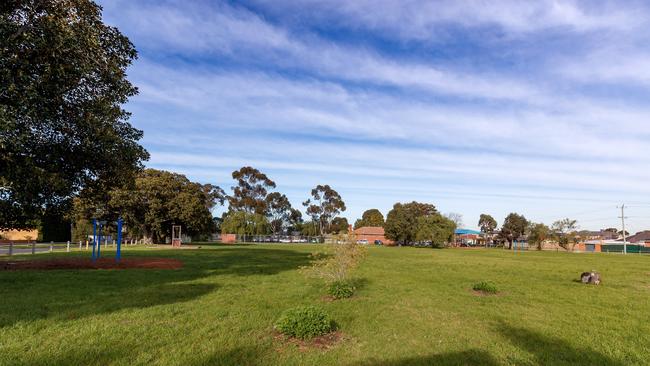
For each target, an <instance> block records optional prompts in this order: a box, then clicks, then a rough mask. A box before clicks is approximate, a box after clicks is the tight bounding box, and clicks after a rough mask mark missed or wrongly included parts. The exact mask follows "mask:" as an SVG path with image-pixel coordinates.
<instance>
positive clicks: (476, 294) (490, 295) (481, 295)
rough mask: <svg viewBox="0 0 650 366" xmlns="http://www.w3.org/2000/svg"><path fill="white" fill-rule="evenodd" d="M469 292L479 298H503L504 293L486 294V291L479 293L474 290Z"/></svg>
mask: <svg viewBox="0 0 650 366" xmlns="http://www.w3.org/2000/svg"><path fill="white" fill-rule="evenodd" d="M469 291H470V292H471V293H472V294H473V295H474V296H478V297H500V296H503V292H501V291H499V292H496V293H494V292H485V291H477V290H472V289H470V290H469Z"/></svg>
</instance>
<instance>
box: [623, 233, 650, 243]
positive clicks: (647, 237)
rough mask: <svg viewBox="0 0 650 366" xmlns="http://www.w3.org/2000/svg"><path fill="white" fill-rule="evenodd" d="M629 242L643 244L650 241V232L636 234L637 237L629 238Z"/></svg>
mask: <svg viewBox="0 0 650 366" xmlns="http://www.w3.org/2000/svg"><path fill="white" fill-rule="evenodd" d="M627 241H629V242H630V243H643V242H645V241H650V231H642V232H640V233H636V234H635V235H632V236H629V237H628V238H627Z"/></svg>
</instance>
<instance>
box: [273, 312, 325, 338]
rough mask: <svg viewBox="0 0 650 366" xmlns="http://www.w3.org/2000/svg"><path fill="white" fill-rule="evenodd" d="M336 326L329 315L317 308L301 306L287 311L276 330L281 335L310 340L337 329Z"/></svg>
mask: <svg viewBox="0 0 650 366" xmlns="http://www.w3.org/2000/svg"><path fill="white" fill-rule="evenodd" d="M335 328H336V327H335V324H334V321H332V319H330V317H329V315H327V313H326V312H325V311H324V310H323V309H321V308H319V307H315V306H300V307H296V308H292V309H289V310H287V311H285V312H284V313H283V314H282V316H281V317H280V319H278V320H277V321H276V322H275V329H276V330H278V331H279V332H280V333H282V334H284V335H286V336H290V337H295V338H300V339H310V338H314V337H317V336H320V335H324V334H327V333H329V332H331V331H333V330H334V329H335Z"/></svg>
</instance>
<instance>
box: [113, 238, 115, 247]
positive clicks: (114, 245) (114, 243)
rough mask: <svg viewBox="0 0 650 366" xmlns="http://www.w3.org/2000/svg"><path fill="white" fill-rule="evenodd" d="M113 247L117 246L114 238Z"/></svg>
mask: <svg viewBox="0 0 650 366" xmlns="http://www.w3.org/2000/svg"><path fill="white" fill-rule="evenodd" d="M113 248H115V239H113Z"/></svg>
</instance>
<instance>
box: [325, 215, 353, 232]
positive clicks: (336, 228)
mask: <svg viewBox="0 0 650 366" xmlns="http://www.w3.org/2000/svg"><path fill="white" fill-rule="evenodd" d="M349 228H350V224H349V223H348V219H346V218H345V217H335V218H334V219H332V224H331V225H330V227H329V230H328V233H329V234H347V233H348V230H349Z"/></svg>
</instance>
